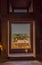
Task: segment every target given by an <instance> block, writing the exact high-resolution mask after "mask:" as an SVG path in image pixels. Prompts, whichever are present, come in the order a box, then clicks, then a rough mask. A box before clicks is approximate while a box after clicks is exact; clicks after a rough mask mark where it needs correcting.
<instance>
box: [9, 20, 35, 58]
mask: <svg viewBox="0 0 42 65" xmlns="http://www.w3.org/2000/svg"><path fill="white" fill-rule="evenodd" d="M8 56H9V57H25V56H26V57H28V56H35V22H34V21H25V22H22V23H21V22H20V23H19V21H18V22H17V21H15V22H14V21H13V22H10V21H8Z"/></svg>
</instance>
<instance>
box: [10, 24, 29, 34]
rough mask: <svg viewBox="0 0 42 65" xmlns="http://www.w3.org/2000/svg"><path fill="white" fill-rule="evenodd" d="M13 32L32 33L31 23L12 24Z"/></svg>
mask: <svg viewBox="0 0 42 65" xmlns="http://www.w3.org/2000/svg"><path fill="white" fill-rule="evenodd" d="M11 33H12V34H13V33H16V34H20V33H24V34H30V24H11Z"/></svg>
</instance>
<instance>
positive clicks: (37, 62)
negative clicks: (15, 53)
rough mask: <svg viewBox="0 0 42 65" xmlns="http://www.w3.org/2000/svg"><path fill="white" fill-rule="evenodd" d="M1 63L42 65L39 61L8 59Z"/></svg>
mask: <svg viewBox="0 0 42 65" xmlns="http://www.w3.org/2000/svg"><path fill="white" fill-rule="evenodd" d="M0 65H42V62H39V61H7V62H4V63H0Z"/></svg>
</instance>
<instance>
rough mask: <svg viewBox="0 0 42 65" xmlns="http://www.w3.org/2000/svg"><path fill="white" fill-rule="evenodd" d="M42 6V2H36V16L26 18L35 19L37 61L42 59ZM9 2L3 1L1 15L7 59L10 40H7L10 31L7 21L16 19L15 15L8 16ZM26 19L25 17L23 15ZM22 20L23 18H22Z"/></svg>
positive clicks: (35, 0)
mask: <svg viewBox="0 0 42 65" xmlns="http://www.w3.org/2000/svg"><path fill="white" fill-rule="evenodd" d="M40 4H41V0H34V14H33V16H31V15H30V16H28V17H29V18H28V17H26V16H25V17H26V19H27V18H28V19H30V18H31V19H34V20H35V23H36V57H37V59H41V58H42V12H41V13H40V10H41V8H40V6H42V5H40ZM7 6H8V5H7V0H4V1H3V0H1V15H0V17H1V18H0V19H1V31H2V33H1V34H2V35H1V37H2V40H1V42H2V44H3V46H4V52H5V53H6V57H7V48H8V47H7V43H8V39H7V34H8V32H7V31H8V30H7V28H8V27H7V26H8V24H7V21H8V19H11V20H13V19H15V18H16V17H14V15H11V16H10V15H9V14H8V12H7V11H8V10H7V8H8V7H7ZM23 17H24V15H23ZM20 18H21V16H20Z"/></svg>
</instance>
